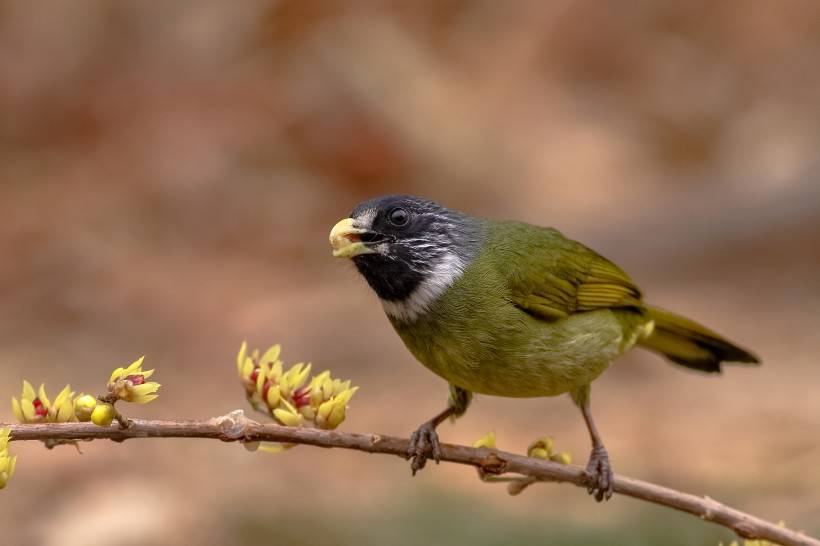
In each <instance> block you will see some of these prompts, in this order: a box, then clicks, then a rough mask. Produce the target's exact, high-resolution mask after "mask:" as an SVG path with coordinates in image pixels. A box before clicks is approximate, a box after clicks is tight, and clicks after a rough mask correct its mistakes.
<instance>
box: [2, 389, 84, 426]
mask: <svg viewBox="0 0 820 546" xmlns="http://www.w3.org/2000/svg"><path fill="white" fill-rule="evenodd" d="M72 396H74V392H73V391H72V390H71V387H70V386H68V385H66V386H65V387H64V388H63V390H62V391H60V394H58V395H57V398H55V400H54V404H52V403H51V400H49V398H48V395H47V394H46V388H45V385H42V384H41V385H40V388H39V389H38V391H37V392H35V391H34V387H32V386H31V383H29V382H28V381H23V393H22V395H21V396H20V400H19V401H18V400H17V398H12V399H11V409H12V411H13V412H14V416H15V417H16V418H17V420H18V421H20V422H21V423H65V422H66V421H70V420H72V419H73V417H74V413H73V401H72Z"/></svg>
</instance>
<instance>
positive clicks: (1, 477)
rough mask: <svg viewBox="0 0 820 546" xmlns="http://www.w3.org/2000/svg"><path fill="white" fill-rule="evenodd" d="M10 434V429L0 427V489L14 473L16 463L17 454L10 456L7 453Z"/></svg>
mask: <svg viewBox="0 0 820 546" xmlns="http://www.w3.org/2000/svg"><path fill="white" fill-rule="evenodd" d="M10 435H11V430H10V429H8V428H0V489H3V488H4V487H6V484H7V483H8V481H9V480H10V479H11V477H12V476H13V475H14V467H15V465H16V464H17V456H16V455H15V456H14V457H11V456H10V455H9V436H10Z"/></svg>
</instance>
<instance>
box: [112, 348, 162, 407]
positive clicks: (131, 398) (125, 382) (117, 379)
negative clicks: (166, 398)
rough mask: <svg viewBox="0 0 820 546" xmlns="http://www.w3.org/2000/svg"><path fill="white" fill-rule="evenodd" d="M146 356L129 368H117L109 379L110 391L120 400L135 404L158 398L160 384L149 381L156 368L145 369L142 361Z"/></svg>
mask: <svg viewBox="0 0 820 546" xmlns="http://www.w3.org/2000/svg"><path fill="white" fill-rule="evenodd" d="M143 360H145V357H144V356H143V357H140V358H138V359H137V360H135V361H134V362H133V363H132V364H131V365H130V366H128V367H127V368H117V369H116V370H114V372H113V373H112V374H111V378H110V379H109V380H108V391H109V392H110V393H111V394H113V395H115V396H116V397H117V398H118V399H119V400H123V401H125V402H133V403H135V404H147V403H148V402H151V401H152V400H154V399H156V398H157V396H159V394H158V393H157V390H158V389H159V387H160V384H159V383H157V382H155V381H147V379H148V378H150V377H151V376H152V375H153V374H154V370H143V369H142V361H143Z"/></svg>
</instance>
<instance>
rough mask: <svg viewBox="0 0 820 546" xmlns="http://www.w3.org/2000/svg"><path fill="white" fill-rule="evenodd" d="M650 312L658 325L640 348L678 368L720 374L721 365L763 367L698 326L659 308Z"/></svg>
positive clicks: (651, 308) (738, 349)
mask: <svg viewBox="0 0 820 546" xmlns="http://www.w3.org/2000/svg"><path fill="white" fill-rule="evenodd" d="M647 310H648V312H649V316H650V317H651V318H652V319H653V320H654V321H655V329H654V330H653V331H652V334H651V335H650V336H649V337H647V338H645V339H642V340H640V341H639V344H640V345H641V346H643V347H646V348H647V349H650V350H652V351H655V352H658V353H660V354H662V355H663V356H665V357H666V358H668V359H669V360H671V361H672V362H675V363H676V364H680V365H682V366H686V367H687V368H692V369H695V370H700V371H704V372H720V371H721V370H720V364H721V362H744V363H748V364H759V363H760V360H759V359H758V358H757V356H755V355H754V354H752V353H751V352H749V351H747V350H746V349H743V348H741V347H738V346H737V345H734V344H733V343H731V342H730V341H728V340H726V339H724V338H723V337H721V336H720V335H718V334H716V333H715V332H713V331H711V330H709V329H708V328H706V327H705V326H701V325H700V324H698V323H697V322H694V321H692V320H689V319H687V318H684V317H681V316H679V315H675V314H674V313H670V312H669V311H664V310H663V309H658V308H657V307H647Z"/></svg>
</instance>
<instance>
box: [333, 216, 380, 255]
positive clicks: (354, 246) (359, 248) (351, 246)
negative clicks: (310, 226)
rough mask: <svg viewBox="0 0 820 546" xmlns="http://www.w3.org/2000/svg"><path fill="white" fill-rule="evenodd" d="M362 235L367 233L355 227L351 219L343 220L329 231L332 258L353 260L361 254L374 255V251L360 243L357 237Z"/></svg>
mask: <svg viewBox="0 0 820 546" xmlns="http://www.w3.org/2000/svg"><path fill="white" fill-rule="evenodd" d="M362 233H367V230H366V229H362V228H359V227H356V225H355V220H354V219H353V218H345V219H344V220H341V221H340V222H339V223H338V224H336V225H335V226H333V229H332V230H330V246H332V247H333V256H335V257H336V258H353V257H354V256H361V255H362V254H375V253H376V251H375V250H373V249H372V248H370V247H368V246H367V245H365V244H364V243H363V242H362V241H361V239H360V237H359V236H360V235H361V234H362Z"/></svg>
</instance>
